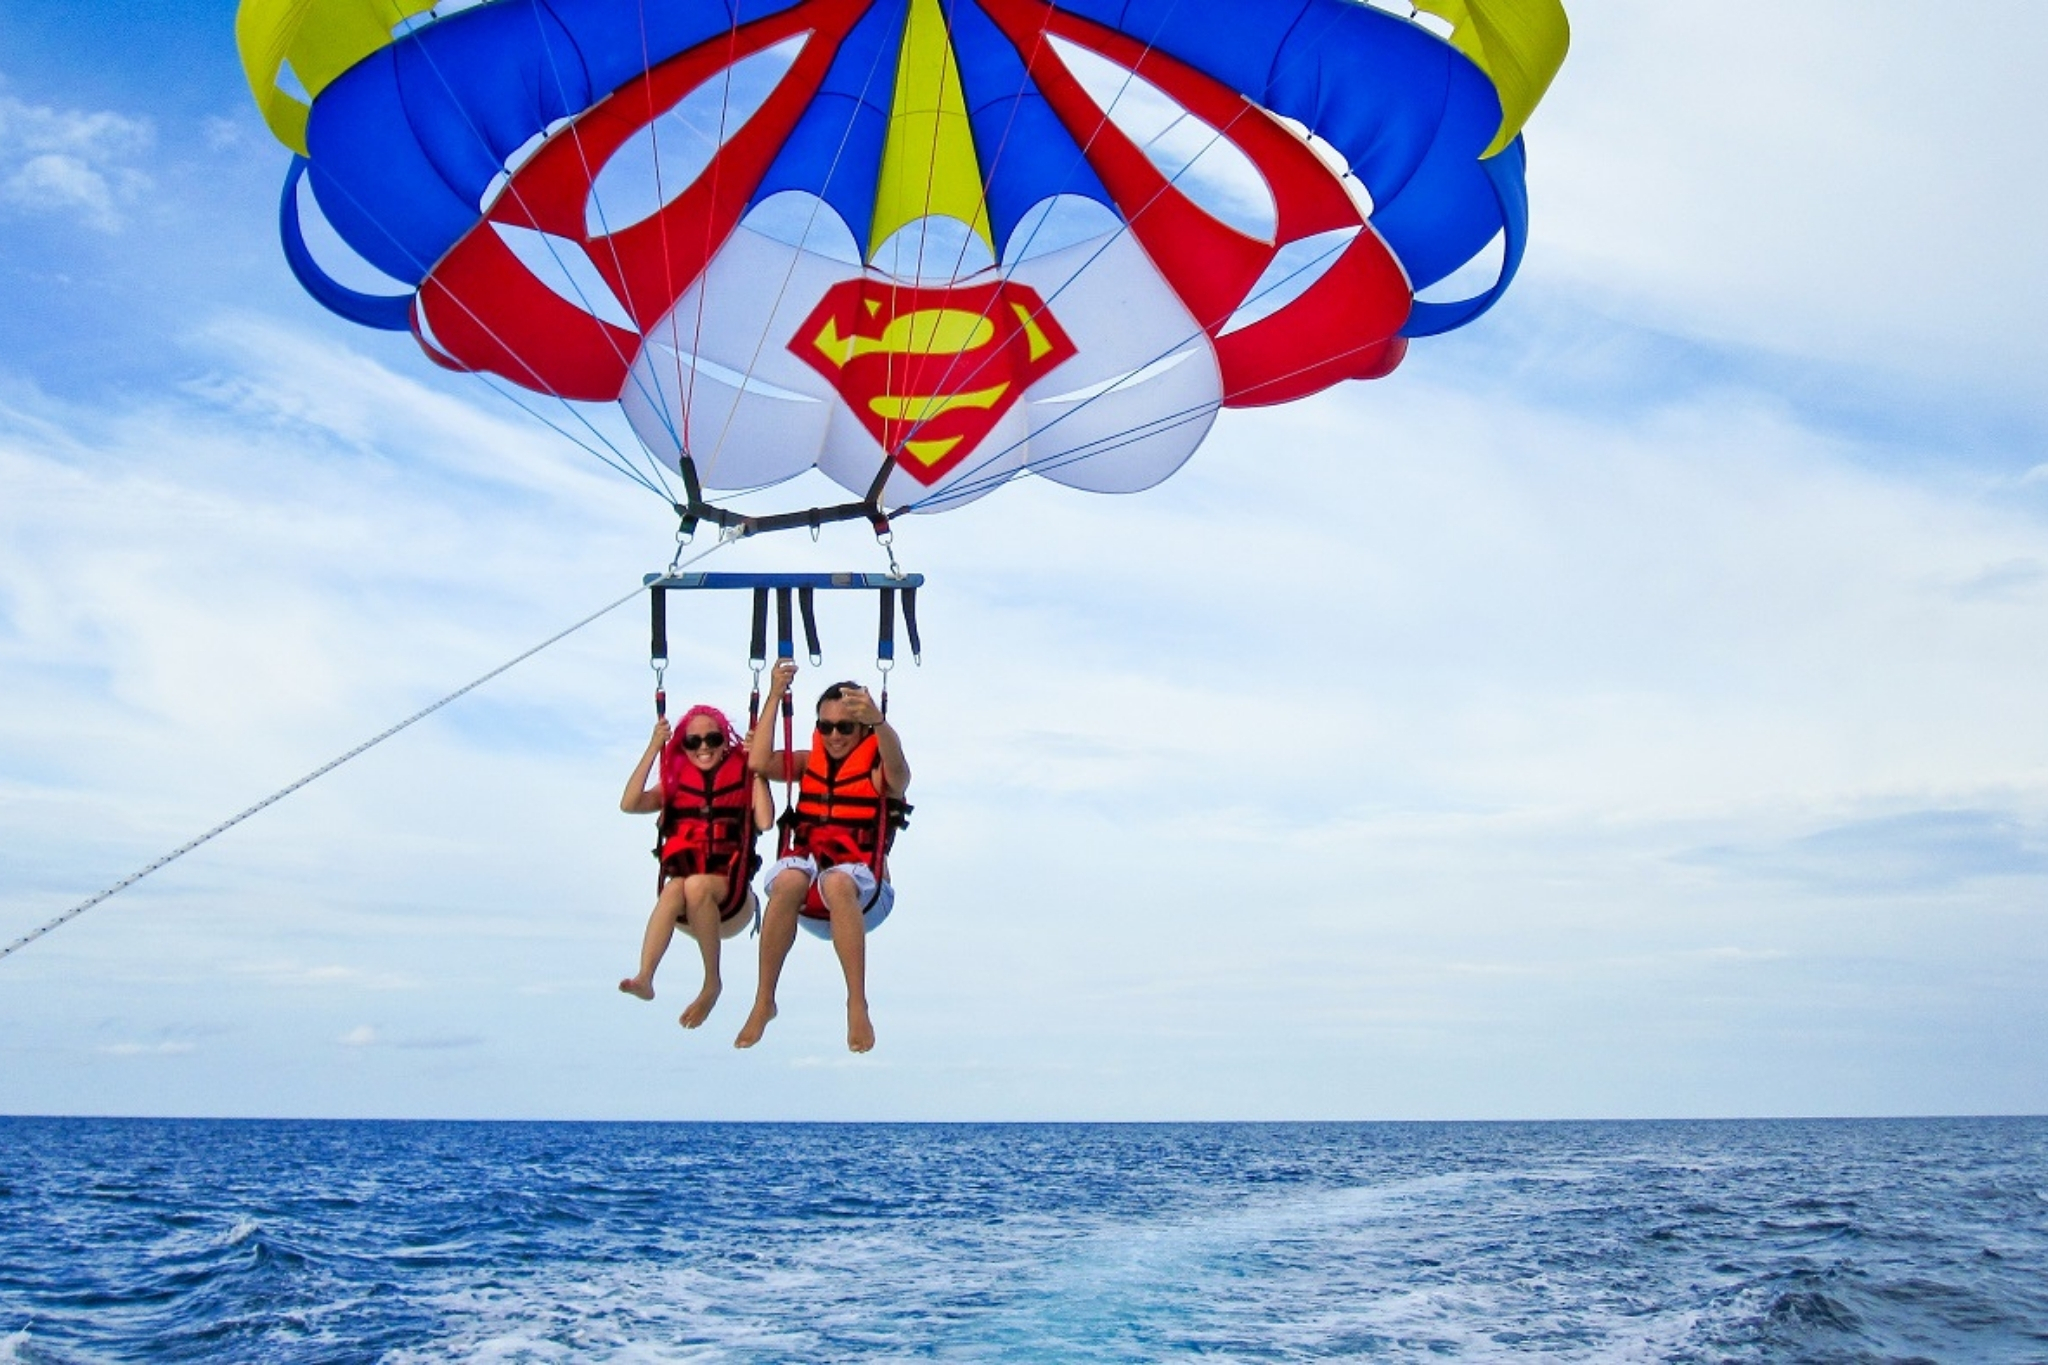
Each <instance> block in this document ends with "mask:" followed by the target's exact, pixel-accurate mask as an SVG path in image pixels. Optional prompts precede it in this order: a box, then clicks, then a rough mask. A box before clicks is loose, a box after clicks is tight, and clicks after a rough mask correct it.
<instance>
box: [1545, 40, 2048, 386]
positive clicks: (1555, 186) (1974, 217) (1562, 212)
mask: <svg viewBox="0 0 2048 1365" xmlns="http://www.w3.org/2000/svg"><path fill="white" fill-rule="evenodd" d="M1572 30H1573V50H1572V53H1571V56H1570V57H1569V59H1568V60H1567V61H1566V64H1565V67H1564V70H1563V71H1562V72H1561V73H1560V75H1559V76H1558V79H1557V81H1556V83H1555V84H1554V85H1553V86H1552V88H1551V91H1550V93H1549V95H1548V96H1547V97H1546V99H1545V101H1544V103H1543V106H1542V107H1541V108H1540V109H1539V110H1538V111H1537V114H1536V116H1535V118H1534V119H1533V120H1532V121H1531V123H1530V126H1529V130H1528V137H1529V147H1530V184H1531V193H1532V198H1533V214H1534V227H1533V234H1534V238H1535V244H1534V247H1533V249H1532V253H1531V257H1530V273H1531V276H1532V277H1533V278H1537V279H1543V278H1552V279H1555V278H1559V277H1565V278H1569V279H1570V281H1571V291H1572V293H1574V294H1575V295H1577V296H1578V297H1581V298H1586V299H1597V300H1599V301H1600V302H1601V303H1602V304H1603V306H1605V307H1606V308H1609V309H1611V310H1612V311H1613V312H1614V313H1616V314H1617V315H1619V316H1623V317H1629V318H1634V319H1638V320H1642V321H1647V322H1649V323H1651V324H1653V325H1657V326H1662V327H1670V328H1673V329H1676V330H1679V331H1683V332H1686V333H1688V334H1696V333H1704V334H1706V335H1709V336H1713V337H1718V338H1724V339H1732V340H1736V341H1739V342H1742V343H1745V344H1750V345H1755V346H1759V347H1761V348H1763V349H1765V350H1768V351H1786V352H1810V353H1813V354H1817V355H1821V356H1825V357H1827V358H1830V359H1834V360H1838V361H1848V362H1852V363H1864V364H1870V365H1875V366H1877V367H1879V368H1881V369H1883V370H1885V371H1889V372H1894V373H1897V372H1907V373H1913V374H1917V375H1928V376H1935V377H1938V378H1940V379H1942V380H1945V381H1950V382H1976V383H1983V382H1986V381H1989V382H1990V383H1992V384H2002V385H2006V386H2012V385H2017V384H2022V383H2024V382H2026V380H2027V378H2028V377H2029V376H2031V375H2034V374H2037V373H2039V371H2040V369H2041V367H2042V366H2043V364H2044V363H2048V323H2044V320H2043V313H2042V309H2041V308H2040V306H2039V304H2040V300H2041V299H2042V297H2043V296H2044V294H2048V256H2044V253H2042V252H2041V251H2040V250H2039V249H2038V246H2037V240H2036V239H2037V235H2038V225H2039V223H2040V222H2041V221H2042V219H2043V217H2044V215H2048V189H2044V186H2048V148H2044V146H2043V144H2042V141H2041V139H2040V138H2039V137H2038V136H2036V131H2035V130H2036V127H2037V125H2038V123H2039V117H2038V112H2037V109H2036V96H2035V91H2034V85H2035V76H2036V73H2037V71H2038V68H2039V65H2040V61H2041V55H2042V53H2043V52H2044V51H2048V11H2044V10H2043V9H2042V7H2041V6H2039V5H2036V4H2032V3H2029V0H1987V3H1984V4H1980V5H1976V6H1973V7H1972V8H1971V10H1970V12H1969V21H1968V22H1967V23H1961V22H1958V18H1957V15H1956V14H1955V12H1953V11H1951V10H1948V9H1945V8H1943V7H1940V6H1933V5H1902V6H1894V7H1890V8H1887V9H1884V10H1882V11H1879V10H1875V9H1872V8H1871V7H1870V6H1868V5H1864V4H1858V3H1855V0H1821V2H1820V3H1814V4H1808V5H1802V6H1799V7H1798V8H1797V9H1795V10H1784V11H1774V12H1770V13H1768V14H1765V13H1764V12H1762V11H1760V10H1757V9H1755V8H1754V7H1748V6H1731V5H1713V4H1701V3H1679V4H1657V5H1643V4H1636V3H1631V2H1630V0H1581V3H1578V4H1575V5H1573V7H1572ZM1987 34H1995V35H1997V37H1996V39H1995V40H1993V41H1987V40H1986V38H1985V35H1987Z"/></svg>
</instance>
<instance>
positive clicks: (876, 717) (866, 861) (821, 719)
mask: <svg viewBox="0 0 2048 1365" xmlns="http://www.w3.org/2000/svg"><path fill="white" fill-rule="evenodd" d="M795 678H796V664H795V663H793V662H792V661H790V660H787V659H784V660H781V661H779V662H778V663H777V664H776V665H775V672H774V674H773V676H772V678H771V680H770V683H769V690H768V698H767V701H766V703H765V704H764V705H763V707H762V709H761V722H760V724H758V725H756V726H755V727H754V732H753V734H751V735H749V736H748V737H747V758H748V761H749V762H750V763H751V764H752V766H753V770H754V771H755V772H756V773H758V774H760V775H761V776H762V777H766V778H769V779H772V780H780V781H783V782H791V781H794V782H797V783H798V784H799V785H798V790H797V796H796V799H795V801H794V802H793V803H792V805H791V807H790V809H789V810H788V811H785V812H784V813H783V820H784V822H785V823H784V831H785V832H784V838H783V848H782V857H781V858H780V860H779V861H777V862H776V863H775V864H774V866H772V867H770V868H769V869H768V877H767V883H768V906H767V909H766V910H764V911H763V912H762V916H761V977H760V983H759V985H758V986H757V988H756V991H755V995H754V1010H753V1013H751V1014H749V1015H748V1016H747V1022H746V1024H745V1025H744V1026H743V1027H742V1028H741V1029H740V1032H739V1036H738V1037H737V1038H735V1039H734V1040H733V1046H735V1047H752V1046H753V1045H754V1044H756V1043H758V1042H760V1041H761V1035H762V1033H763V1032H764V1031H765V1030H766V1029H767V1027H768V1023H769V1021H770V1020H772V1019H773V1018H774V1017H775V986H776V983H777V982H778V981H779V980H780V979H781V977H782V964H783V961H784V959H785V958H787V957H788V956H789V950H790V946H791V945H792V944H793V943H795V942H796V930H797V925H798V924H799V923H801V924H803V925H804V927H806V928H808V929H810V930H811V932H813V933H815V934H818V935H820V936H821V937H829V938H830V939H831V940H832V947H833V950H834V951H835V952H836V953H837V954H838V957H839V968H840V971H841V972H843V973H844V974H845V977H846V1046H847V1047H848V1048H849V1049H851V1050H852V1051H854V1052H866V1051H868V1050H869V1049H871V1048H873V1047H874V1045H875V1026H874V1024H873V1023H872V1022H871V1021H870V1020H869V1018H868V999H867V934H868V931H869V930H870V929H873V928H875V927H876V926H877V925H879V924H880V923H881V922H882V921H883V920H885V919H887V918H888V917H889V911H890V909H891V908H892V907H893V906H894V904H895V901H896V889H895V888H894V887H892V886H891V885H889V880H888V849H889V842H890V840H891V838H892V837H893V836H894V833H895V831H896V829H897V828H900V827H901V825H902V817H903V815H904V813H905V812H907V811H908V810H909V807H908V806H906V805H904V804H903V794H904V792H905V791H907V790H908V789H909V787H910V765H909V764H908V763H906V762H905V761H904V758H903V744H902V741H901V740H900V739H899V738H898V737H897V734H896V730H895V727H894V726H892V725H890V724H889V720H888V717H886V716H884V715H883V714H882V709H881V708H880V707H879V706H877V705H875V702H874V699H873V698H872V697H870V696H869V695H868V692H867V689H866V688H864V687H860V686H858V685H856V684H854V683H850V682H842V683H834V684H833V685H832V686H830V687H828V688H826V689H825V692H824V695H823V696H821V697H819V698H818V717H817V728H816V733H815V734H814V735H813V736H812V739H811V747H810V748H808V749H795V750H779V749H776V748H775V747H774V734H773V729H772V726H773V720H774V716H775V714H776V711H777V710H778V709H779V708H780V706H781V704H782V699H783V697H784V696H785V695H787V693H788V691H789V686H790V683H791V682H792V681H793V680H794V679H795Z"/></svg>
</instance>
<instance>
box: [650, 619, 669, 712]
mask: <svg viewBox="0 0 2048 1365" xmlns="http://www.w3.org/2000/svg"><path fill="white" fill-rule="evenodd" d="M648 601H649V602H650V603H651V606H650V607H649V609H648V610H649V613H650V615H651V618H652V619H651V621H650V630H649V639H648V645H647V660H648V662H649V663H650V664H652V665H653V667H654V714H655V715H656V716H658V717H662V718H666V717H667V715H668V693H667V692H666V691H665V690H663V688H662V685H661V677H662V674H663V673H664V672H666V671H667V669H668V589H667V588H660V587H657V588H652V589H650V590H649V592H648Z"/></svg>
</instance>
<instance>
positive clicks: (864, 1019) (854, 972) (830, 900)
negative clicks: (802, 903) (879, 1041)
mask: <svg viewBox="0 0 2048 1365" xmlns="http://www.w3.org/2000/svg"><path fill="white" fill-rule="evenodd" d="M818 890H819V894H820V895H821V896H823V897H824V900H825V908H826V909H827V910H830V911H831V912H832V951H833V952H835V953H837V954H839V970H840V971H841V972H842V973H844V974H845V976H846V1048H847V1051H849V1052H868V1051H871V1050H873V1048H874V1046H875V1026H874V1023H873V1022H872V1021H871V1020H869V1018H868V927H867V924H866V923H865V922H864V921H863V920H862V919H861V915H860V892H859V891H857V890H856V889H855V888H854V885H853V878H851V877H849V876H847V875H846V874H845V873H844V872H838V871H833V872H827V873H826V874H825V875H824V876H823V877H822V878H820V879H819V881H818Z"/></svg>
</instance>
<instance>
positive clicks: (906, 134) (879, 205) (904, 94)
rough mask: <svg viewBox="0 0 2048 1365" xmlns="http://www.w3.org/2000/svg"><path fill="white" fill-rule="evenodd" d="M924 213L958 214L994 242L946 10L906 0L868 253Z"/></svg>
mask: <svg viewBox="0 0 2048 1365" xmlns="http://www.w3.org/2000/svg"><path fill="white" fill-rule="evenodd" d="M925 217H940V218H957V219H959V220H960V221H961V222H963V223H965V224H967V225H968V226H969V227H971V228H973V229H974V232H975V235H977V236H978V237H980V238H981V239H982V240H983V241H984V242H987V243H988V244H989V250H990V251H991V252H993V251H994V250H995V237H994V234H992V233H991V232H990V231H989V226H988V208H987V205H986V204H985V203H984V202H983V199H982V187H981V164H980V162H979V161H978V160H977V159H976V157H975V155H974V130H973V128H972V126H971V125H970V124H969V123H968V121H967V100H966V97H965V96H964V95H962V93H961V90H960V68H959V65H958V64H957V63H956V62H955V61H954V59H953V40H952V38H951V36H950V35H949V34H948V33H947V31H946V16H945V15H943V14H942V13H940V12H939V4H938V0H911V4H910V17H909V18H908V20H906V21H905V23H904V25H903V49H902V56H901V57H900V58H899V59H898V61H897V64H896V97H895V101H894V103H893V104H891V106H890V109H889V135H888V140H887V141H886V142H884V143H883V144H882V171H881V175H880V177H879V179H878V180H877V181H876V184H875V222H874V228H873V231H872V232H871V233H870V234H869V237H868V254H869V255H870V256H872V255H873V254H874V253H875V252H876V251H878V250H880V249H881V246H882V243H884V242H886V241H888V240H889V237H890V235H891V234H892V233H894V232H896V231H897V230H898V229H900V228H902V227H903V226H905V225H906V224H909V223H914V222H916V221H917V220H918V219H920V218H925Z"/></svg>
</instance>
